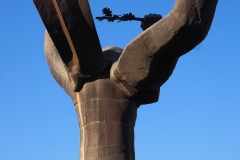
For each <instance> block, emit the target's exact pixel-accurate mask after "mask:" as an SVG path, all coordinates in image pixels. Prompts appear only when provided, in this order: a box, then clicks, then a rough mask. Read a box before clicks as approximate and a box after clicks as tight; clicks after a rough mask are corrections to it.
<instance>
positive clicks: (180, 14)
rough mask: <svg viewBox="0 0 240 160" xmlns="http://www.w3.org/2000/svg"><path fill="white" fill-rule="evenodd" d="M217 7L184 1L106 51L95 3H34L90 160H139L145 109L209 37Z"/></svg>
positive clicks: (205, 0)
mask: <svg viewBox="0 0 240 160" xmlns="http://www.w3.org/2000/svg"><path fill="white" fill-rule="evenodd" d="M217 2H218V0H176V3H175V5H174V7H173V9H172V11H171V12H170V13H169V14H168V15H167V16H166V17H164V18H163V19H161V20H159V21H158V22H156V23H155V24H153V25H152V26H151V27H149V28H148V29H146V30H145V31H144V32H143V33H141V34H140V35H139V36H138V37H137V38H135V39H134V40H133V41H132V42H130V43H129V44H128V46H127V47H126V48H125V49H124V50H122V49H120V48H118V47H107V48H104V49H103V50H101V47H100V43H99V40H98V35H97V32H96V29H95V26H94V22H93V19H92V14H91V11H90V7H89V4H88V0H34V3H35V5H36V7H37V9H38V11H39V14H40V16H41V18H42V20H43V23H44V24H45V26H46V29H47V31H46V33H45V42H44V49H45V56H46V58H47V61H48V64H49V67H50V70H51V73H52V75H53V77H54V78H55V80H56V81H57V82H58V83H59V84H60V85H61V86H62V87H63V89H64V90H65V91H66V92H67V93H68V95H69V96H70V97H71V98H72V100H73V102H74V105H75V108H76V112H77V115H78V118H79V128H80V135H81V148H80V154H81V156H80V157H81V159H82V160H84V159H85V160H90V159H91V160H92V159H93V160H98V159H99V160H134V159H135V154H134V125H135V121H136V115H137V108H138V107H139V106H140V105H141V104H149V103H153V102H156V101H157V100H158V97H159V90H160V87H161V86H162V85H163V84H164V83H165V82H166V81H167V79H168V78H169V77H170V76H171V74H172V72H173V70H174V68H175V65H176V63H177V61H178V58H179V57H180V56H182V55H183V54H185V53H187V52H188V51H190V50H191V49H193V48H194V47H195V46H197V45H198V44H199V43H200V42H201V41H202V40H204V38H205V37H206V35H207V33H208V31H209V29H210V26H211V23H212V20H213V17H214V13H215V9H216V5H217ZM144 23H147V19H146V21H145V22H143V24H142V26H144ZM147 25H149V24H146V26H147Z"/></svg>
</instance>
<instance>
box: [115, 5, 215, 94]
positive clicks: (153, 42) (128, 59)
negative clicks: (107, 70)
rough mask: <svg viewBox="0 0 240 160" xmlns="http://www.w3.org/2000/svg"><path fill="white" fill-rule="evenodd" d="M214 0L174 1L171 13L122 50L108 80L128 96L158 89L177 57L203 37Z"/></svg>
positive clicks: (212, 11)
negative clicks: (113, 82)
mask: <svg viewBox="0 0 240 160" xmlns="http://www.w3.org/2000/svg"><path fill="white" fill-rule="evenodd" d="M217 2H218V0H176V2H175V5H174V7H173V9H172V11H171V12H170V13H169V14H168V15H167V16H166V17H164V18H163V19H161V20H160V21H158V22H156V23H155V24H154V25H153V26H151V27H150V28H148V29H147V30H145V31H144V32H143V33H142V34H140V35H139V36H138V37H136V38H135V39H134V40H133V41H132V42H130V43H129V44H128V45H127V47H126V48H125V49H124V50H123V52H122V54H121V56H120V58H119V59H118V61H117V62H116V63H115V64H114V65H113V67H112V69H111V78H112V79H113V80H114V81H115V83H116V84H117V85H118V87H119V88H121V89H122V90H123V91H124V92H125V93H126V94H127V95H128V96H133V95H135V94H136V93H137V92H139V91H141V90H145V89H148V90H149V89H150V90H151V89H155V88H159V87H160V86H161V85H162V84H163V83H164V82H165V81H166V80H167V79H168V78H169V76H170V75H171V73H172V71H173V69H174V67H175V65H176V62H177V60H178V58H179V57H180V56H181V55H183V54H185V53H187V52H188V51H190V50H191V49H193V48H194V47H195V46H197V45H198V44H199V43H200V42H201V41H202V40H203V39H204V38H205V37H206V35H207V33H208V31H209V29H210V26H211V23H212V20H213V16H214V13H215V9H216V5H217Z"/></svg>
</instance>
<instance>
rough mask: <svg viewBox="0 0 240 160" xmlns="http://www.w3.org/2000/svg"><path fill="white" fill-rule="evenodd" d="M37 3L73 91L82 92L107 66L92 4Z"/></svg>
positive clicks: (81, 0) (77, 0) (46, 0)
mask: <svg viewBox="0 0 240 160" xmlns="http://www.w3.org/2000/svg"><path fill="white" fill-rule="evenodd" d="M34 3H35V5H36V7H37V9H38V11H39V13H40V15H41V18H42V20H43V22H44V24H45V26H46V28H47V32H48V33H47V34H49V35H50V38H51V40H52V41H53V43H54V45H55V46H56V49H57V51H58V53H59V55H60V57H61V59H62V61H63V62H64V64H65V67H66V70H67V71H68V73H69V79H70V83H71V86H72V88H73V89H74V90H79V88H81V86H82V85H83V83H84V82H83V81H84V79H91V78H93V77H95V76H96V75H98V74H99V73H100V72H102V70H103V68H104V65H105V59H104V56H103V54H102V50H101V46H100V42H99V39H98V35H97V32H96V29H95V25H94V21H93V18H92V14H91V10H90V7H89V3H88V0H71V1H69V0H34ZM45 43H48V42H45ZM50 67H51V66H50Z"/></svg>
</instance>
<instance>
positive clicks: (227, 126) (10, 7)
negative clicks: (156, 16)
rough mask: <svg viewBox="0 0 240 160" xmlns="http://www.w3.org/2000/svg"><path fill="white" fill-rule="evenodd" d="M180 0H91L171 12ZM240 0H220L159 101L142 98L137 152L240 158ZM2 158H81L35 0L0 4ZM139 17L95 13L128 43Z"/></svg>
mask: <svg viewBox="0 0 240 160" xmlns="http://www.w3.org/2000/svg"><path fill="white" fill-rule="evenodd" d="M174 2H175V1H174V0H165V1H158V0H151V1H150V0H138V1H136V0H135V1H134V0H121V1H120V0H119V1H117V0H108V1H107V0H90V4H91V8H92V12H93V15H94V17H96V16H101V15H102V13H101V10H102V8H104V7H110V8H111V9H112V10H113V12H114V13H116V14H122V13H127V12H129V11H131V12H132V13H134V14H135V15H136V16H139V17H143V16H144V15H145V14H148V13H160V14H162V15H163V16H165V15H166V14H167V13H168V12H169V11H170V10H171V8H172V6H173V4H174ZM239 6H240V1H239V0H231V1H227V0H225V1H224V0H219V3H218V7H217V11H216V14H215V18H214V21H213V24H212V27H211V29H210V31H209V34H208V36H207V38H206V39H205V40H204V42H202V43H201V44H200V45H199V46H198V47H196V48H195V49H194V50H192V51H191V52H189V53H188V54H187V55H184V56H183V57H181V58H180V60H179V62H178V64H177V67H176V69H175V70H174V73H173V75H172V76H171V77H170V79H169V81H168V82H167V83H165V84H164V86H162V88H161V95H160V100H159V102H157V103H154V104H150V105H144V106H141V107H140V109H139V110H138V118H137V124H136V127H135V151H136V160H239V159H240V72H239V69H240V33H239V26H240V9H239ZM0 22H1V24H0V60H1V62H0V159H1V160H77V159H78V156H79V155H78V151H79V143H80V142H79V132H78V124H77V116H76V113H75V110H74V107H73V103H72V101H71V99H70V98H69V97H68V95H67V94H66V93H65V92H64V91H63V89H62V88H61V87H60V86H59V85H58V84H57V83H56V82H55V81H54V79H53V78H52V76H51V74H50V72H49V69H48V65H47V63H46V60H45V58H44V55H43V35H44V30H45V29H44V26H43V23H42V21H41V19H40V16H39V15H38V13H37V10H36V9H35V6H34V5H33V3H32V1H31V0H11V1H10V0H4V1H2V2H1V5H0ZM139 26H140V23H139V22H121V23H117V22H115V23H108V22H106V21H102V22H98V21H96V27H97V30H98V33H99V37H100V41H101V44H102V46H103V47H104V46H109V45H116V46H120V47H122V48H124V47H125V46H126V45H127V43H128V42H129V41H131V40H132V39H133V38H134V37H136V36H137V35H138V34H139V33H140V32H141V29H140V27H139Z"/></svg>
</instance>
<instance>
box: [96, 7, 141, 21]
mask: <svg viewBox="0 0 240 160" xmlns="http://www.w3.org/2000/svg"><path fill="white" fill-rule="evenodd" d="M102 13H103V14H104V16H102V17H96V19H98V20H99V21H102V20H104V19H105V20H107V21H108V22H114V21H115V20H118V22H121V21H132V20H136V21H143V18H138V17H135V15H134V14H132V13H131V12H129V13H126V14H123V15H116V14H112V11H111V9H110V8H107V7H105V8H103V10H102Z"/></svg>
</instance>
